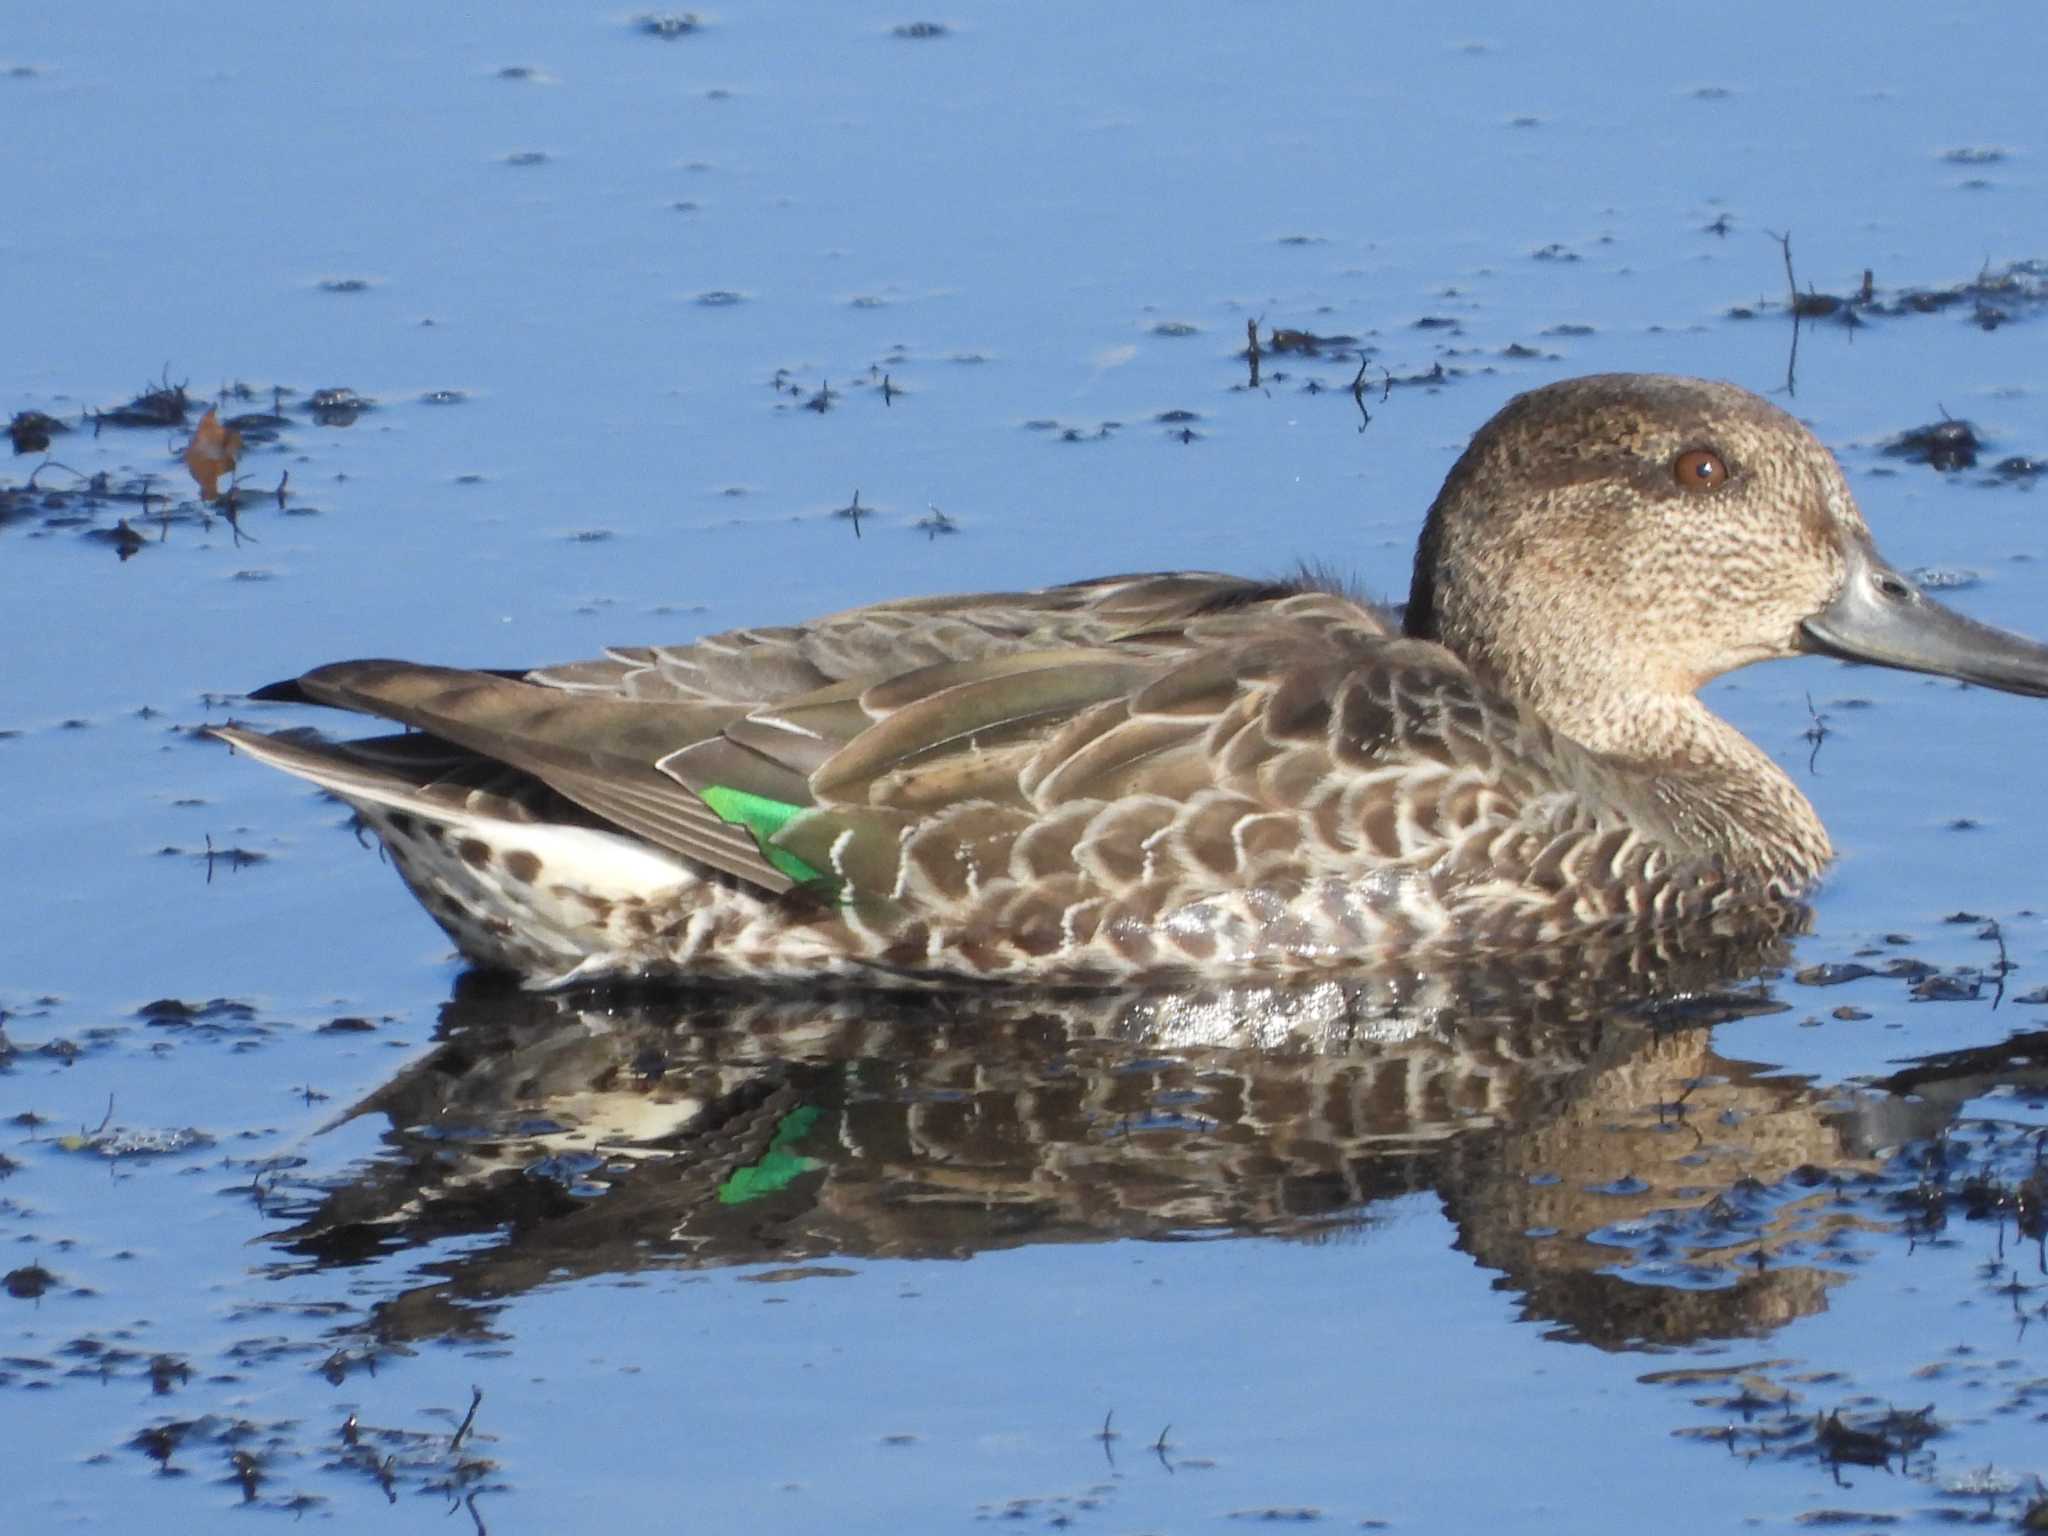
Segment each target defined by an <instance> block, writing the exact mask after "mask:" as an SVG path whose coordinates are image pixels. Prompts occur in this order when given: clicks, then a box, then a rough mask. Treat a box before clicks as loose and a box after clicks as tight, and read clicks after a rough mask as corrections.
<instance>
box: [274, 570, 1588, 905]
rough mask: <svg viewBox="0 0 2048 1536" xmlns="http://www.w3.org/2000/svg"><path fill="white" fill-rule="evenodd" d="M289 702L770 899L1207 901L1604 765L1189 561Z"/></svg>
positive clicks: (1407, 851) (339, 670)
mask: <svg viewBox="0 0 2048 1536" xmlns="http://www.w3.org/2000/svg"><path fill="white" fill-rule="evenodd" d="M295 687H296V690H297V693H298V694H299V695H301V696H303V697H306V698H310V699H313V700H317V701H319V702H322V703H329V704H334V705H338V706H341V707H344V708H350V709H355V710H359V711H362V712H365V713H369V714H373V715H378V716H381V717H383V718H387V719H391V720H396V721H400V722H402V723H404V724H407V725H410V726H413V727H415V728H417V729H419V730H421V731H425V732H427V733H429V734H430V735H431V736H433V737H435V738H437V739H438V740H440V741H442V742H446V743H451V744H453V745H455V746H458V747H460V748H462V749H465V750H466V751H468V752H471V753H474V754H476V755H478V756H479V757H481V758H484V759H487V760H489V761H491V762H494V763H499V764H503V765H505V766H507V767H510V768H513V769H516V770H519V771H520V772H523V773H526V774H530V775H532V776H533V777H534V778H535V779H537V780H539V781H540V782H541V783H542V784H544V785H546V786H547V787H548V788H549V789H551V790H553V791H555V792H556V793H558V794H560V795H561V796H563V797H565V798H566V799H567V800H569V801H571V802H574V803H575V804H576V805H578V806H581V807H583V808H584V809H586V810H587V811H589V812H592V813H595V814H596V815H598V816H600V817H602V818H604V819H605V820H607V821H609V822H611V823H613V824H615V825H617V826H619V827H620V828H622V829H624V830H626V831H629V832H632V833H634V834H636V835H638V836H641V837H643V838H646V839H647V840H648V841H649V842H652V843H654V844H656V845H657V846H660V847H663V848H666V849H669V850H671V851H673V852H676V853H678V854H681V855H683V856H685V857H687V858H691V859H695V860H697V861H699V862H701V863H703V864H705V865H708V866H710V867H711V868H713V869H716V870H719V871H722V872H724V873H725V874H727V875H730V876H733V877H736V878H738V879H740V880H742V881H745V882H748V883H750V884H752V885H754V886H755V887H757V888H759V889H760V890H762V891H763V892H765V893H770V894H779V893H782V892H785V891H787V890H789V889H791V888H792V887H793V886H796V885H803V884H810V883H814V882H816V883H822V884H825V885H829V886H831V887H833V888H835V889H836V891H837V893H838V894H839V895H840V897H841V898H842V899H850V898H860V899H865V900H874V901H885V902H891V903H900V902H904V901H910V902H911V904H912V905H919V906H924V905H930V904H933V903H938V904H941V905H942V904H943V902H944V901H946V900H947V899H957V898H959V897H960V896H961V895H963V894H964V893H966V892H967V891H968V890H969V888H971V887H972V886H974V885H975V884H976V883H978V881H979V880H980V879H983V878H986V877H987V875H988V873H989V872H992V871H998V870H1000V871H1006V872H1008V874H1009V876H1010V877H1014V878H1021V879H1031V878H1039V877H1044V878H1054V877H1056V876H1058V875H1059V874H1061V873H1078V874H1082V875H1085V876H1087V877H1088V878H1089V879H1090V880H1091V882H1092V883H1094V884H1095V885H1097V886H1098V887H1109V888H1119V887H1127V886H1130V885H1134V884H1139V883H1146V882H1155V883H1156V882H1159V881H1162V880H1163V881H1165V882H1167V883H1168V884H1170V885H1175V886H1178V885H1182V884H1185V885H1187V886H1188V887H1189V888H1199V887H1202V886H1207V887H1208V888H1212V889H1213V888H1215V887H1216V886H1217V885H1218V884H1219V883H1223V884H1247V883H1253V882H1256V881H1261V880H1267V879H1281V880H1285V879H1293V878H1307V877H1311V876H1313V875H1314V874H1317V873H1325V872H1332V871H1336V870H1341V869H1349V870H1351V871H1353V872H1355V871H1356V870H1357V869H1358V868H1359V867H1360V865H1361V863H1362V862H1363V863H1371V862H1373V861H1375V860H1380V861H1397V860H1398V861H1403V862H1411V863H1412V862H1414V861H1418V860H1421V861H1428V860H1431V859H1436V858H1440V857H1443V856H1445V855H1447V854H1455V853H1457V852H1458V851H1459V849H1460V848H1463V847H1467V846H1468V845H1469V844H1470V843H1471V841H1472V835H1473V834H1474V833H1475V832H1476V831H1481V830H1484V829H1487V828H1493V829H1499V828H1501V827H1503V826H1506V825H1509V824H1511V823H1514V822H1516V821H1518V820H1519V819H1521V818H1522V814H1523V811H1524V809H1525V807H1526V805H1527V804H1528V803H1530V802H1531V801H1534V800H1538V799H1544V798H1548V799H1553V800H1560V801H1561V802H1565V803H1568V804H1569V803H1576V804H1577V805H1578V806H1579V807H1581V808H1583V807H1584V805H1585V800H1584V799H1583V797H1582V796H1581V795H1580V794H1578V793H1577V792H1576V790H1577V789H1579V788H1584V789H1593V788H1595V787H1596V786H1595V785H1594V784H1593V783H1592V782H1591V780H1592V779H1593V778H1595V777H1597V774H1596V773H1594V772H1593V771H1592V770H1593V768H1594V767H1595V766H1596V765H1592V764H1591V763H1590V759H1589V758H1588V755H1587V754H1584V753H1583V752H1579V751H1578V750H1577V749H1575V748H1573V747H1572V746H1571V744H1570V743H1568V742H1563V741H1561V740H1560V739H1557V738H1554V737H1553V736H1552V734H1551V733H1550V732H1548V731H1547V729H1545V728H1544V727H1542V726H1541V724H1540V722H1535V721H1533V720H1530V719H1527V718H1525V717H1524V716H1523V714H1522V713H1521V712H1520V711H1518V710H1517V709H1516V708H1515V707H1514V706H1513V705H1512V704H1509V703H1506V702H1504V701H1502V700H1500V699H1499V698H1497V697H1496V696H1494V695H1492V694H1490V693H1489V692H1488V691H1486V690H1485V689H1484V688H1482V687H1481V686H1480V685H1479V684H1478V683H1477V682H1475V681H1474V679H1473V678H1472V677H1471V675H1470V674H1469V673H1468V672H1467V671H1466V669H1465V668H1464V666H1463V665H1462V664H1461V663H1459V662H1458V661H1457V660H1456V659H1455V658H1454V657H1452V656H1450V655H1449V653H1448V652H1445V651H1444V650H1442V649H1441V648H1440V647H1438V646H1435V645H1433V644H1428V643H1425V642H1418V641H1410V640H1401V639H1395V638H1392V637H1391V636H1390V635H1389V632H1388V627H1387V625H1386V622H1385V620H1384V619H1383V618H1382V617H1381V616H1380V615H1378V614H1377V613H1375V612H1373V611H1372V610H1370V609H1368V608H1365V607H1364V606H1362V605H1360V604H1357V603H1355V602H1353V601H1352V600H1350V599H1348V598H1346V597H1344V596H1342V595H1341V594H1339V593H1335V592H1332V591H1329V590H1327V589H1324V588H1321V587H1315V586H1306V585H1302V584H1291V585H1287V586H1284V587H1277V588H1276V587H1268V586H1260V585H1258V584H1254V583H1250V582H1244V581H1239V580H1237V579H1235V578H1229V577H1214V576H1206V575H1199V574H1198V575H1188V574H1174V575H1167V576H1147V577H1125V578H1111V579H1107V580H1103V581H1097V582H1089V583H1081V584H1077V585H1075V586H1071V587H1061V588H1053V589H1049V590H1048V591H1046V592H1042V593H1022V594H1017V593H1008V594H990V595H986V596H980V597H970V598H951V599H929V600H918V601H913V602H907V603H890V604H883V605H879V606H877V607H874V608H868V609H859V610H855V611H853V612H851V613H847V614H841V615H835V616H833V617H831V618H828V619H824V620H820V621H818V622H816V623H814V624H810V625H804V626H793V627H790V628H786V629H776V630H745V631H735V632H732V633H729V634H725V635H719V636H714V637H711V638H710V639H707V640H703V641H698V642H696V643H695V644H692V645H688V646H679V647H649V648H642V649H638V650H619V651H613V652H609V653H607V655H606V656H604V657H602V658H599V659H597V660H595V661H590V662H582V663H572V664H569V665H567V666H563V667H552V668H543V669H540V670H538V671H535V672H532V673H529V674H526V675H525V676H524V677H519V678H515V677H509V676H504V675H499V674H492V673H482V672H468V671H462V670H458V669H449V668H438V667H423V666H417V665H413V664H409V663H402V662H391V661H362V662H345V663H340V664H337V665H334V666H330V667H323V668H321V669H319V670H317V671H315V672H312V673H309V674H307V675H306V676H305V677H304V678H302V679H300V680H299V681H298V683H297V684H296V685H295ZM1567 819H1579V820H1582V819H1583V817H1571V818H1567Z"/></svg>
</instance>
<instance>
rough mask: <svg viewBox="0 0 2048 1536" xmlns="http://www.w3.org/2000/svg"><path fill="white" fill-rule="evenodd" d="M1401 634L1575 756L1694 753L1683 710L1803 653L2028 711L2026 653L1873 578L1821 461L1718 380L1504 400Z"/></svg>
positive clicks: (1434, 523) (2037, 657)
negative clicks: (1523, 712) (1456, 665)
mask: <svg viewBox="0 0 2048 1536" xmlns="http://www.w3.org/2000/svg"><path fill="white" fill-rule="evenodd" d="M1407 627H1408V631H1409V633H1410V634H1412V635H1416V636H1418V637H1422V638H1427V639H1434V640H1437V641H1440V642H1441V643H1442V644H1444V645H1445V646H1447V647H1449V648H1450V649H1451V650H1453V651H1455V652H1456V653H1457V654H1458V655H1459V656H1460V657H1462V658H1463V659H1464V660H1465V661H1466V662H1467V664H1468V665H1470V666H1471V667H1472V668H1473V669H1474V670H1475V671H1476V672H1478V673H1479V674H1480V675H1481V676H1482V677H1484V678H1486V679H1487V680H1488V681H1489V682H1490V683H1492V684H1493V685H1494V686H1496V687H1498V688H1500V689H1501V690H1502V691H1503V692H1506V693H1507V694H1509V695H1510V696H1512V697H1515V698H1517V699H1521V700H1524V701H1526V702H1528V703H1530V704H1532V705H1534V706H1535V708H1536V709H1537V711H1538V712H1539V713H1540V714H1541V715H1543V717H1544V718H1545V719H1547V720H1549V721H1550V722H1551V723H1552V724H1554V725H1556V726H1558V727H1560V728H1561V729H1563V730H1564V731H1565V732H1566V733H1567V734H1569V735H1571V736H1573V737H1574V738H1576V739H1577V740H1579V741H1580V742H1582V743H1583V744H1584V745H1586V746H1589V747H1592V748H1593V749H1594V750H1596V751H1605V752H1614V753H1619V754H1622V755H1625V756H1632V757H1641V758H1669V757H1672V756H1674V755H1676V756H1686V755H1694V756H1697V755H1699V747H1698V743H1697V741H1696V740H1695V739H1694V738H1695V737H1697V735H1698V731H1697V729H1692V728H1691V726H1690V725H1689V722H1692V721H1693V720H1694V718H1695V712H1696V714H1697V717H1698V719H1699V720H1701V721H1704V720H1705V719H1706V718H1708V717H1706V716H1705V711H1704V707H1703V706H1701V705H1699V704H1698V703H1697V701H1696V700H1694V699H1693V697H1692V696H1693V694H1694V692H1695V691H1696V690H1697V689H1698V688H1699V687H1700V686H1701V685H1702V684H1703V683H1706V682H1707V681H1709V680H1710V679H1712V678H1715V677H1718V676H1720V675H1721V674H1722V673H1724V672H1728V671H1732V670H1733V669H1734V668H1736V667H1740V666H1746V665H1748V664H1749V663H1750V662H1754V661H1766V660H1769V659H1771V658H1773V657H1782V656H1796V655H1802V654H1808V653H1820V654H1824V655H1830V656H1837V657H1841V658H1843V659H1845V660H1850V661H1862V662H1870V663H1874V664H1876V665H1879V666H1887V667H1899V668H1904V669H1906V670H1909V671H1918V672H1932V673H1936V674H1938V675H1941V676H1944V677H1953V678H1958V679H1961V680H1963V681H1965V682H1972V683H1981V684H1983V685H1985V686H1987V687H1992V688H2000V689H2004V690H2006V691H2008V692H2012V693H2026V694H2036V695H2048V647H2044V646H2041V645H2038V644H2036V643H2035V642H2033V641H2031V640H2027V639H2024V638H2022V637H2020V636H2018V635H2014V634H2010V633H2008V632H2006V631H2004V630H1999V629H1994V628H1992V627H1990V626H1989V625H1985V624H1979V623H1977V622H1976V621H1974V620H1972V619H1968V618H1965V617H1963V616H1962V615H1961V614H1959V613H1956V612H1954V611H1953V610H1951V609H1948V608H1944V607H1943V606H1942V605H1940V604H1939V603H1936V602H1935V601H1933V600H1932V599H1931V598H1929V597H1928V596H1927V595H1926V594H1925V593H1923V592H1921V591H1920V590H1919V589H1918V588H1917V587H1916V586H1915V585H1914V584H1913V583H1912V582H1911V581H1909V580H1907V579H1906V578H1905V577H1904V576H1901V575H1900V574H1899V573H1898V572H1897V571H1895V570H1893V569H1892V568H1891V567H1890V566H1889V565H1888V564H1886V563H1885V561H1884V559H1883V557H1882V556H1880V555H1879V554H1878V552H1877V548H1876V546H1875V544H1874V543H1873V542H1872V539H1871V536H1870V530H1869V528H1868V527H1867V526H1866V525H1865V523H1864V521H1863V516H1862V514H1861V512H1859V511H1858V510H1857V507H1856V501H1855V498H1854V496H1852V495H1851V494H1850V491H1849V486H1848V482H1847V481H1846V480H1845V479H1844V478H1843V476H1842V471H1841V467H1840V466H1839V465H1838V464H1837V463H1836V462H1835V459H1834V456H1833V455H1832V454H1831V453H1829V452H1828V451H1827V449H1826V448H1824V447H1822V446H1821V444H1820V443H1819V442H1818V441H1817V440H1816V439H1815V438H1814V437H1813V435H1812V434H1811V433H1810V432H1808V431H1807V430H1806V428H1804V427H1803V426H1801V425H1800V424H1799V423H1798V422H1797V421H1795V420H1793V418H1792V417H1790V416H1788V415H1787V414H1786V413H1785V412H1783V411H1781V410H1779V409H1778V408H1777V407H1776V406H1774V405H1771V404H1770V403H1768V402H1767V401H1764V400H1762V399H1759V398H1758V397H1757V396H1755V395H1752V394H1750V393H1749V392H1748V391H1746V390H1742V389H1738V388H1736V387H1735V386H1734V385H1731V384H1722V383H1716V382H1711V381H1708V380H1704V379H1689V378H1678V377H1673V376H1668V375H1659V374H1600V375H1593V376H1590V377H1586V378H1578V379H1569V380H1565V381H1563V382H1561V383H1557V384H1551V385H1547V386H1546V387H1544V388H1542V389H1537V390H1532V391H1530V392H1529V393H1528V394H1525V395H1521V396H1518V397H1517V398H1516V399H1514V400H1512V401H1510V402H1509V403H1508V405H1507V406H1506V407H1505V408H1504V409H1503V410H1502V411H1501V412H1500V414H1499V415H1497V416H1495V417H1494V418H1493V420H1492V421H1490V422H1488V423H1487V424H1486V426H1485V427H1484V428H1482V429H1481V430H1480V432H1479V434H1478V435H1477V436H1476V437H1475V438H1474V439H1473V440H1472V444H1471V446H1470V447H1469V448H1468V449H1467V450H1466V451H1465V454H1464V456H1463V457H1462V458H1460V459H1459V461H1458V463H1457V465H1456V467H1454V468H1453V469H1452V471H1451V474H1450V476H1449V478H1448V479H1447V480H1446V481H1445V483H1444V488H1443V490H1442V492H1441V493H1440V494H1439V495H1438V497H1437V500H1436V503H1435V505H1433V506H1432V507H1431V508H1430V513H1429V521H1428V523H1427V525H1426V526H1425V528H1424V530H1423V535H1422V541H1421V544H1420V547H1419V548H1418V551H1417V554H1416V564H1415V579H1414V586H1413V589H1412V591H1411V595H1410V599H1409V606H1408V615H1407Z"/></svg>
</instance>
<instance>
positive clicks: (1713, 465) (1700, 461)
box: [1671, 448, 1728, 491]
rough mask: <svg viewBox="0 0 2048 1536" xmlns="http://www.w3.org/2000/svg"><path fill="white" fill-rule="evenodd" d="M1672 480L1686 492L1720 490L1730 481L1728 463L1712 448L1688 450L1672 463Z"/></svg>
mask: <svg viewBox="0 0 2048 1536" xmlns="http://www.w3.org/2000/svg"><path fill="white" fill-rule="evenodd" d="M1671 474H1672V478H1674V479H1675V480H1677V481H1678V485H1679V489H1681V490H1686V491H1712V490H1718V489H1719V488H1720V487H1721V486H1723V485H1725V484H1726V483H1727V480H1728V461H1727V460H1725V459H1723V458H1722V457H1721V455H1719V454H1718V453H1716V452H1714V450H1713V449H1711V448H1688V449H1686V450H1685V452H1683V453H1681V454H1680V455H1679V456H1678V457H1677V458H1675V459H1673V460H1672V461H1671Z"/></svg>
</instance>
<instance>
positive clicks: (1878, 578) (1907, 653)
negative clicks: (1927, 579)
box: [1800, 540, 2048, 697]
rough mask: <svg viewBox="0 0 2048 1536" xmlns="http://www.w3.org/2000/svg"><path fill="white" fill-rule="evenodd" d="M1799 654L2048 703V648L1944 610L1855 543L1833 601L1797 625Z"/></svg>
mask: <svg viewBox="0 0 2048 1536" xmlns="http://www.w3.org/2000/svg"><path fill="white" fill-rule="evenodd" d="M1800 641H1801V645H1802V648H1803V649H1805V650H1808V651H1813V652H1816V653H1818V654H1820V655H1823V656H1838V657H1840V658H1841V659H1842V660H1844V661H1863V662H1868V663H1870V664H1871V665H1872V666H1879V667H1897V668H1899V669H1900V670H1902V671H1906V672H1932V673H1934V674H1935V675H1936V676H1937V677H1953V678H1957V679H1960V680H1961V681H1963V682H1966V683H1979V684H1981V685H1983V686H1984V687H1986V688H1999V689H2003V690H2004V691H2005V692H2007V693H2026V694H2033V695H2035V696H2036V697H2048V645H2041V644H2039V643H2038V642H2036V641H2033V640H2029V639H2027V638H2026V636H2024V635H2016V634H2013V633H2012V632H2011V631H2010V630H2004V629H1994V628H1993V627H1992V626H1991V625H1989V624H1979V623H1978V622H1977V621H1976V620H1975V619H1966V618H1964V617H1963V616H1962V615H1961V614H1960V613H1957V612H1956V611H1955V610H1954V609H1952V608H1944V607H1943V606H1942V605H1941V604H1940V603H1937V602H1935V601H1934V599H1933V598H1931V597H1929V596H1928V595H1927V594H1926V593H1925V592H1922V591H1921V590H1920V589H1919V588H1918V587H1916V586H1914V585H1913V583H1912V582H1910V581H1908V580H1907V579H1906V578H1905V577H1903V576H1901V575H1900V574H1899V573H1898V572H1897V571H1895V570H1893V569H1892V568H1891V567H1890V566H1888V565H1886V564H1885V563H1884V561H1883V560H1881V559H1879V558H1878V554H1877V551H1876V550H1874V549H1872V548H1871V547H1870V546H1869V545H1868V544H1865V543H1863V542H1862V541H1861V540H1858V541H1857V542H1856V543H1855V544H1853V545H1851V546H1850V549H1849V569H1848V574H1847V575H1846V576H1845V577H1844V578H1843V580H1842V590H1841V591H1840V592H1839V593H1837V594H1836V595H1835V600H1834V601H1833V602H1831V603H1829V604H1828V605H1827V607H1825V608H1823V609H1822V610H1821V611H1820V612H1819V613H1817V614H1815V615H1814V616H1813V617H1812V618H1810V619H1808V620H1806V621H1805V622H1804V623H1803V624H1801V625H1800Z"/></svg>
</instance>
